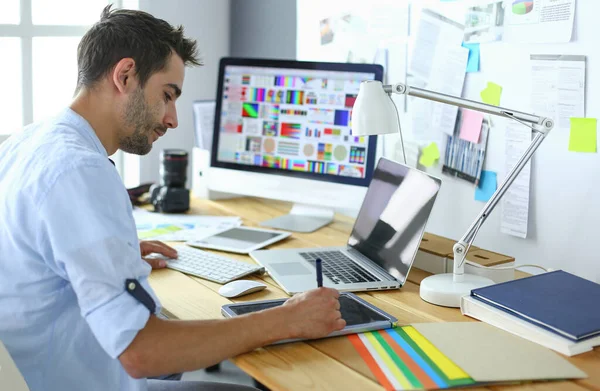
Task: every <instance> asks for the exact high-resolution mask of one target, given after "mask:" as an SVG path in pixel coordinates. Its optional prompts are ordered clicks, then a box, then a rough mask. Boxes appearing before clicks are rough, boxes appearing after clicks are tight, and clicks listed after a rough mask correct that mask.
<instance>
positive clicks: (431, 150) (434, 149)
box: [419, 143, 440, 167]
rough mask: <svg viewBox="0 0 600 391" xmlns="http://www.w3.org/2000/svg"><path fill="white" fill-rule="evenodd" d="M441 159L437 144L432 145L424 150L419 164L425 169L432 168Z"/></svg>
mask: <svg viewBox="0 0 600 391" xmlns="http://www.w3.org/2000/svg"><path fill="white" fill-rule="evenodd" d="M439 158H440V150H439V148H438V146H437V144H436V143H431V144H429V145H428V146H427V147H425V148H423V151H422V152H421V157H420V158H419V164H421V165H422V166H425V167H431V166H433V165H434V163H435V162H436V161H437V160H438V159H439Z"/></svg>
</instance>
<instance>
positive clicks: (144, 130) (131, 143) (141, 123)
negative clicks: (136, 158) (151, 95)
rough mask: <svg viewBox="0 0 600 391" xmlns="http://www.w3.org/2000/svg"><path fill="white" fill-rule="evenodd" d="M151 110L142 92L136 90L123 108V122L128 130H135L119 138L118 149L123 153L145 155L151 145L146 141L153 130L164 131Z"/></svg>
mask: <svg viewBox="0 0 600 391" xmlns="http://www.w3.org/2000/svg"><path fill="white" fill-rule="evenodd" d="M152 114H153V113H152V110H150V107H149V106H148V104H146V99H145V98H144V91H143V90H142V89H141V88H138V89H137V91H136V92H135V94H134V95H133V96H132V97H131V99H130V100H129V102H128V103H127V107H126V108H125V115H124V117H125V118H124V121H125V126H126V127H127V128H128V129H131V128H133V129H135V130H134V132H133V134H132V135H130V136H126V137H120V138H119V148H120V149H121V150H123V151H124V152H128V153H133V154H135V155H146V154H147V153H148V152H150V150H151V149H152V143H151V142H150V141H149V140H148V136H149V135H151V134H152V132H153V131H154V130H155V129H160V130H161V131H166V128H165V127H164V126H162V125H160V124H157V123H156V122H155V121H154V116H153V115H152Z"/></svg>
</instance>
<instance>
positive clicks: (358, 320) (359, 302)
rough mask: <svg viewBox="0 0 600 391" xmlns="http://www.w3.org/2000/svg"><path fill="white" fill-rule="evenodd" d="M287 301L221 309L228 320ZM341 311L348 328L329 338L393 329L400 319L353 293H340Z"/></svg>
mask: <svg viewBox="0 0 600 391" xmlns="http://www.w3.org/2000/svg"><path fill="white" fill-rule="evenodd" d="M286 300H287V299H276V300H263V301H253V302H247V303H235V304H226V305H224V306H222V307H221V313H222V314H223V316H225V317H226V318H232V317H234V316H239V315H244V314H249V313H251V312H256V311H261V310H265V309H268V308H274V307H278V306H280V305H282V304H283V303H285V301H286ZM340 307H341V308H340V311H341V313H342V318H343V319H344V320H345V321H346V327H344V328H343V329H342V330H339V331H334V332H333V333H331V334H329V335H328V336H327V337H335V336H338V335H347V334H355V333H362V332H365V331H373V330H381V329H387V328H390V327H393V326H394V325H395V324H396V322H397V321H398V319H396V318H395V317H393V316H392V315H390V314H388V313H387V312H385V311H382V310H380V309H379V308H377V307H375V306H374V305H372V304H370V303H368V302H366V301H364V300H363V299H361V298H360V297H358V296H356V295H355V294H353V293H348V292H344V293H340ZM295 341H302V339H286V340H283V341H279V342H276V343H275V344H281V343H287V342H295Z"/></svg>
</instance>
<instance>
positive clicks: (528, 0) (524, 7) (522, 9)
mask: <svg viewBox="0 0 600 391" xmlns="http://www.w3.org/2000/svg"><path fill="white" fill-rule="evenodd" d="M531 11H533V0H516V1H514V2H513V3H512V12H513V14H515V15H526V14H528V13H530V12H531Z"/></svg>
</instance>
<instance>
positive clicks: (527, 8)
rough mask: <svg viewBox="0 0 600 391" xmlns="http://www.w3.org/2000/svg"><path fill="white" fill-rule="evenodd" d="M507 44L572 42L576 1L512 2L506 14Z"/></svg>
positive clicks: (527, 0) (505, 30) (524, 0)
mask: <svg viewBox="0 0 600 391" xmlns="http://www.w3.org/2000/svg"><path fill="white" fill-rule="evenodd" d="M505 14H506V24H505V29H504V40H505V41H507V42H512V43H558V42H569V41H570V40H571V36H572V35H573V20H574V17H575V0H513V1H511V2H508V6H507V8H506V10H505Z"/></svg>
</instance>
